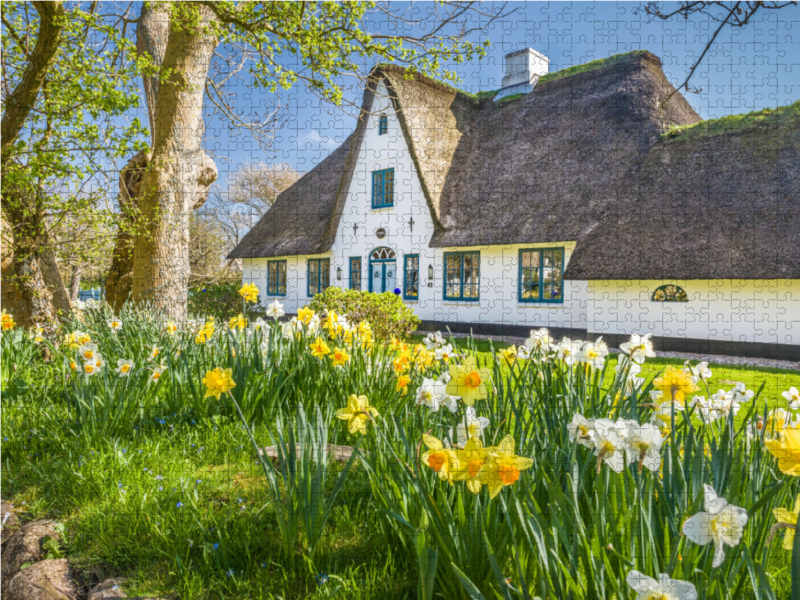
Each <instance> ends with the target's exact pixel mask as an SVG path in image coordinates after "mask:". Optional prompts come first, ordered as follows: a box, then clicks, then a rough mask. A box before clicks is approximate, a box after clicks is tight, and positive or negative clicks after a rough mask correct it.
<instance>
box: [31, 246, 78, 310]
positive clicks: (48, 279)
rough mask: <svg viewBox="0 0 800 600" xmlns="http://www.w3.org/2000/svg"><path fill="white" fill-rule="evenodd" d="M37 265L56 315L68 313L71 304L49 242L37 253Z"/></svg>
mask: <svg viewBox="0 0 800 600" xmlns="http://www.w3.org/2000/svg"><path fill="white" fill-rule="evenodd" d="M48 241H49V240H48ZM39 266H40V267H41V269H42V279H44V283H45V285H46V286H47V289H48V290H49V291H50V295H51V296H52V298H53V308H54V309H55V312H56V315H63V316H66V315H68V314H69V311H70V309H71V308H72V306H71V304H70V301H69V296H68V295H67V288H65V287H64V281H63V280H62V279H61V273H59V272H58V259H56V255H55V253H54V252H53V250H52V248H51V247H50V245H49V244H48V245H45V246H44V249H43V250H42V251H41V252H40V254H39Z"/></svg>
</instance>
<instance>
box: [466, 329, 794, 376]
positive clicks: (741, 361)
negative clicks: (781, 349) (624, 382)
mask: <svg viewBox="0 0 800 600" xmlns="http://www.w3.org/2000/svg"><path fill="white" fill-rule="evenodd" d="M453 337H457V338H468V337H470V336H469V334H467V333H454V334H453ZM473 337H474V338H475V339H476V340H491V341H493V342H504V343H506V344H515V345H517V346H519V345H520V344H523V343H525V339H526V338H523V337H513V336H499V335H475V336H473ZM609 350H610V351H611V352H612V353H619V349H618V348H609ZM656 356H659V357H663V358H680V359H681V360H692V361H700V360H705V361H707V362H709V363H713V364H717V365H735V366H739V367H766V368H770V369H790V370H793V371H800V362H793V361H790V360H777V359H774V358H753V357H750V356H726V355H721V354H695V353H693V352H661V351H659V350H656Z"/></svg>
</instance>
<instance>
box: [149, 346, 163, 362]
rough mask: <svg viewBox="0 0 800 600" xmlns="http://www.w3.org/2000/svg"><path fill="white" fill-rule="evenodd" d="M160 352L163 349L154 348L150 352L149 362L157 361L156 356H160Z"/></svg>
mask: <svg viewBox="0 0 800 600" xmlns="http://www.w3.org/2000/svg"><path fill="white" fill-rule="evenodd" d="M160 352H161V348H159V347H158V346H153V347H152V349H151V350H150V358H149V359H148V360H155V359H156V356H158V354H159V353H160Z"/></svg>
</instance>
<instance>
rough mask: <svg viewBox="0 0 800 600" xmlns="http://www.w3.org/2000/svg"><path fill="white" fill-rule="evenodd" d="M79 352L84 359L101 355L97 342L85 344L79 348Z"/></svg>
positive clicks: (91, 358) (92, 358)
mask: <svg viewBox="0 0 800 600" xmlns="http://www.w3.org/2000/svg"><path fill="white" fill-rule="evenodd" d="M78 354H80V356H81V358H82V359H83V360H94V359H95V358H96V357H97V356H99V352H98V351H97V344H83V345H82V346H81V347H80V348H78Z"/></svg>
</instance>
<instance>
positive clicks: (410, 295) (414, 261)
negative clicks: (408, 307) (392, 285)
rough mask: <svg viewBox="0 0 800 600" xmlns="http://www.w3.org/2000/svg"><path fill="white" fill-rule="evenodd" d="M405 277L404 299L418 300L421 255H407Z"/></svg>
mask: <svg viewBox="0 0 800 600" xmlns="http://www.w3.org/2000/svg"><path fill="white" fill-rule="evenodd" d="M404 260H405V268H404V269H403V271H404V276H403V298H405V299H406V300H416V299H417V298H419V255H418V254H406V256H405V259H404Z"/></svg>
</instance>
